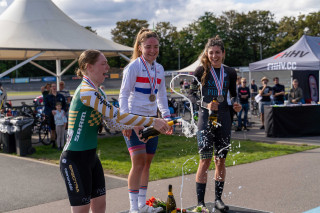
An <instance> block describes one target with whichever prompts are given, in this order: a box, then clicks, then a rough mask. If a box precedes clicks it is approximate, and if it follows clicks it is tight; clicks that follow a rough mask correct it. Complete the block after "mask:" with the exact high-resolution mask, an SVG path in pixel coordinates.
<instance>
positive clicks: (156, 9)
mask: <svg viewBox="0 0 320 213" xmlns="http://www.w3.org/2000/svg"><path fill="white" fill-rule="evenodd" d="M16 1H19V0H16ZM39 1H41V0H39ZM52 1H53V2H54V3H55V4H56V5H57V6H58V7H59V8H60V9H61V10H62V11H64V12H65V13H66V14H67V15H68V16H70V17H71V18H72V19H74V20H75V21H76V22H78V23H79V24H80V25H82V26H91V27H92V28H93V29H95V30H97V32H98V34H99V35H100V36H103V37H105V38H108V39H111V33H110V32H111V29H113V28H115V26H116V22H117V21H125V20H129V19H132V18H137V19H144V20H147V21H148V22H149V24H150V27H152V24H153V23H157V22H161V21H166V22H170V23H171V24H172V25H174V26H176V27H177V28H178V30H180V29H182V28H183V27H186V26H187V25H188V24H190V23H192V22H193V21H194V20H196V19H197V18H199V17H200V16H202V15H204V13H205V12H206V11H208V12H213V13H214V14H215V15H221V13H222V11H229V10H236V11H237V12H248V11H252V10H259V9H263V10H269V11H271V12H272V13H273V14H274V15H275V18H276V20H280V19H281V18H282V17H283V16H298V15H300V14H308V13H310V12H318V11H319V10H320V3H319V0H219V1H218V0H52ZM12 2H13V0H0V15H1V13H2V12H3V11H4V10H5V9H6V8H7V7H8V6H9V5H10V4H11V3H12Z"/></svg>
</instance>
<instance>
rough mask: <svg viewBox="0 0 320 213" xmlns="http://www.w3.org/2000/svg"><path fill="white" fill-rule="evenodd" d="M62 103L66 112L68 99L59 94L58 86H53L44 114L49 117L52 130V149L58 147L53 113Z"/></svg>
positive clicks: (47, 97) (45, 101) (47, 98)
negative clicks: (58, 104)
mask: <svg viewBox="0 0 320 213" xmlns="http://www.w3.org/2000/svg"><path fill="white" fill-rule="evenodd" d="M57 102H60V103H61V105H62V109H63V110H64V111H65V112H66V99H65V98H64V96H63V95H62V94H60V93H58V92H57V85H56V84H51V88H50V93H49V95H47V96H46V97H45V98H44V103H45V105H44V114H45V115H46V116H48V122H49V126H50V129H51V143H52V147H53V148H55V145H56V142H55V140H56V131H55V130H56V125H55V123H54V116H53V114H52V111H53V110H55V109H56V103H57Z"/></svg>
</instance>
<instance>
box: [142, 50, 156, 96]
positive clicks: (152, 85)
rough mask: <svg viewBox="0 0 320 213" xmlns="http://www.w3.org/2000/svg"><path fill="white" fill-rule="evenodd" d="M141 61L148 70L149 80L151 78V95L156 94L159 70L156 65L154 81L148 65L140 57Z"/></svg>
mask: <svg viewBox="0 0 320 213" xmlns="http://www.w3.org/2000/svg"><path fill="white" fill-rule="evenodd" d="M140 60H141V62H142V64H143V66H144V67H145V68H146V70H147V72H148V78H149V83H150V87H151V94H154V91H155V90H156V86H157V70H156V64H154V79H153V81H152V78H151V75H150V72H149V69H148V66H147V63H146V62H145V60H144V59H143V57H142V56H141V57H140Z"/></svg>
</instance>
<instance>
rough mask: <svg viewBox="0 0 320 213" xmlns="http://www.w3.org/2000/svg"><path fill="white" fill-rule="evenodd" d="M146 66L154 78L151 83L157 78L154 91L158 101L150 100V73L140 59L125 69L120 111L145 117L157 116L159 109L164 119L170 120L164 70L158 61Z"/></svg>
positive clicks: (120, 96)
mask: <svg viewBox="0 0 320 213" xmlns="http://www.w3.org/2000/svg"><path fill="white" fill-rule="evenodd" d="M145 64H146V66H147V68H148V71H149V73H150V77H151V78H152V80H151V81H152V82H154V78H155V76H156V78H157V80H156V82H157V83H156V87H155V90H154V93H155V95H156V101H154V102H152V101H150V100H149V97H150V95H151V85H150V81H149V77H148V71H147V69H146V68H145V66H144V64H143V62H142V59H141V58H140V57H139V58H137V59H136V60H134V61H132V62H131V63H130V64H128V65H127V66H126V67H125V68H124V71H123V79H122V84H121V89H120V95H119V104H120V111H121V112H123V113H132V114H137V115H143V116H156V115H157V107H158V108H159V110H160V112H161V114H162V117H163V118H170V111H169V109H168V99H167V91H166V85H165V77H164V69H163V67H162V65H161V64H158V63H157V62H156V61H154V62H153V64H149V63H148V62H146V63H145Z"/></svg>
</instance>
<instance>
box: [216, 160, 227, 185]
mask: <svg viewBox="0 0 320 213" xmlns="http://www.w3.org/2000/svg"><path fill="white" fill-rule="evenodd" d="M225 162H226V159H225V158H217V157H216V156H215V157H214V164H215V168H216V169H215V173H214V179H215V180H216V181H221V182H222V181H224V180H225V178H226V165H225Z"/></svg>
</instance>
